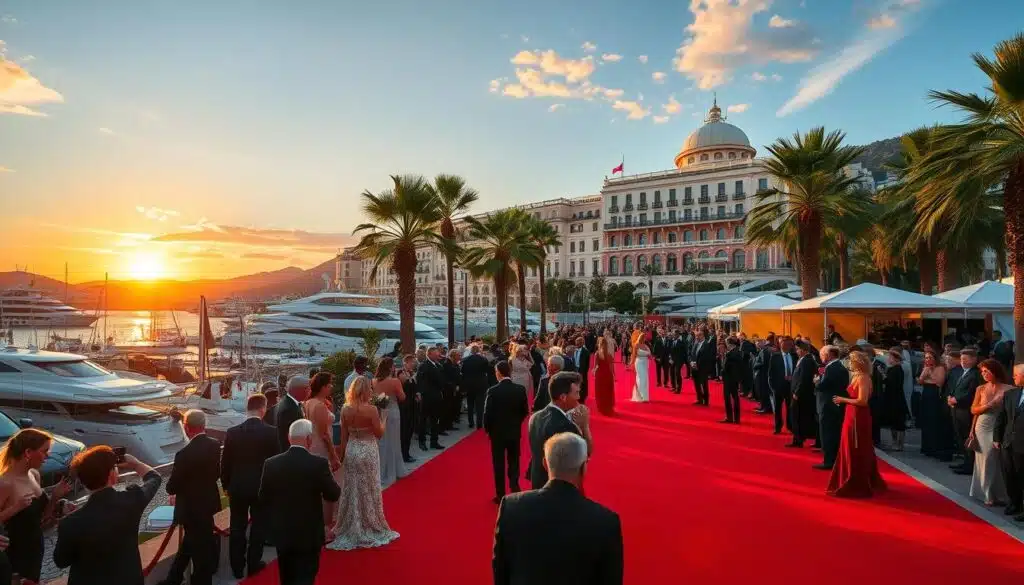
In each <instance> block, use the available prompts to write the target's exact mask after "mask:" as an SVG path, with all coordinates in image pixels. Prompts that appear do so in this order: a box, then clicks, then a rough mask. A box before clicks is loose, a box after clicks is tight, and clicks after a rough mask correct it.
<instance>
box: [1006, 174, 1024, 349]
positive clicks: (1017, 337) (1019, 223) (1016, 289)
mask: <svg viewBox="0 0 1024 585" xmlns="http://www.w3.org/2000/svg"><path fill="white" fill-rule="evenodd" d="M1003 209H1005V210H1006V253H1007V255H1008V256H1009V260H1010V270H1011V271H1012V272H1013V284H1014V286H1013V322H1014V344H1013V345H1014V348H1015V353H1016V356H1015V358H1016V359H1015V360H1014V361H1016V363H1021V362H1024V158H1019V159H1018V160H1017V164H1016V166H1014V168H1013V169H1012V170H1010V173H1009V174H1008V175H1007V177H1006V185H1005V186H1004V188H1003Z"/></svg>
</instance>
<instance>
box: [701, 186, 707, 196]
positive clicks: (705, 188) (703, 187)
mask: <svg viewBox="0 0 1024 585" xmlns="http://www.w3.org/2000/svg"><path fill="white" fill-rule="evenodd" d="M700 196H701V197H707V196H708V186H707V185H701V186H700Z"/></svg>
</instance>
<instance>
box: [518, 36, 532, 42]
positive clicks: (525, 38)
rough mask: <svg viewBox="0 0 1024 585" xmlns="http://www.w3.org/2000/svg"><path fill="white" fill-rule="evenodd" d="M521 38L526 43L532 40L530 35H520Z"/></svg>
mask: <svg viewBox="0 0 1024 585" xmlns="http://www.w3.org/2000/svg"><path fill="white" fill-rule="evenodd" d="M519 40H521V41H523V42H524V43H528V42H530V37H528V36H526V35H519Z"/></svg>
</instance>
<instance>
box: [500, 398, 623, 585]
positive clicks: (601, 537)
mask: <svg viewBox="0 0 1024 585" xmlns="http://www.w3.org/2000/svg"><path fill="white" fill-rule="evenodd" d="M556 414H557V413H556ZM491 564H492V567H493V570H494V585H622V571H623V569H622V567H623V560H622V525H621V523H620V521H619V516H618V515H617V514H616V513H615V512H612V511H611V510H609V509H607V508H605V507H604V506H602V505H600V504H598V503H597V502H594V501H591V500H588V499H587V498H586V497H584V496H583V494H581V493H580V491H579V490H578V489H576V486H574V485H572V484H570V483H568V482H564V481H561V480H552V481H550V482H548V483H547V485H545V486H544V487H542V488H541V489H537V490H532V491H527V492H521V493H518V494H511V495H509V496H505V498H504V499H502V501H501V506H500V507H499V508H498V522H497V525H496V526H495V529H494V556H493V559H492V562H491Z"/></svg>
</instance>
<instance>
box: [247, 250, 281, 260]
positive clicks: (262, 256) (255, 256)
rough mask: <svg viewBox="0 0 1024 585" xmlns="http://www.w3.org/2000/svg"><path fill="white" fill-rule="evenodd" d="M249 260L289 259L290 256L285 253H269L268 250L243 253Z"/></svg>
mask: <svg viewBox="0 0 1024 585" xmlns="http://www.w3.org/2000/svg"><path fill="white" fill-rule="evenodd" d="M242 258H245V259H247V260H287V259H288V256H286V255H283V254H268V253H266V252H249V253H246V254H242Z"/></svg>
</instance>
